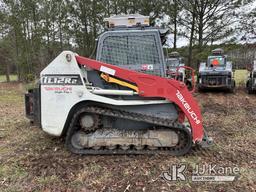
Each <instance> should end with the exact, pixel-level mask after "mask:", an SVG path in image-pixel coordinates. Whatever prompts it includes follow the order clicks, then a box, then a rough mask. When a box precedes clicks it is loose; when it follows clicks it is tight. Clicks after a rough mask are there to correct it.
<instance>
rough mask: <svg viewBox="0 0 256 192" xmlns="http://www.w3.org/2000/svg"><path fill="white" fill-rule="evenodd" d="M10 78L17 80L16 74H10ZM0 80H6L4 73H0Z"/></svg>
mask: <svg viewBox="0 0 256 192" xmlns="http://www.w3.org/2000/svg"><path fill="white" fill-rule="evenodd" d="M10 80H11V81H17V80H18V76H17V75H10ZM0 82H6V76H5V75H0Z"/></svg>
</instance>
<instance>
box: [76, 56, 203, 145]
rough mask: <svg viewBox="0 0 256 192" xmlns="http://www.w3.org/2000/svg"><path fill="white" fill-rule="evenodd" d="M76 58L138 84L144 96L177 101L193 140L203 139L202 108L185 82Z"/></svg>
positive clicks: (79, 57)
mask: <svg viewBox="0 0 256 192" xmlns="http://www.w3.org/2000/svg"><path fill="white" fill-rule="evenodd" d="M76 60H77V62H78V64H80V65H83V66H86V67H89V68H92V69H94V70H97V71H101V72H103V73H106V74H108V75H111V76H113V77H117V78H120V79H123V80H126V81H128V82H131V83H133V84H136V85H137V87H138V94H139V95H140V96H142V97H159V98H165V99H167V100H169V101H171V102H173V103H175V104H176V105H177V106H179V108H180V109H181V111H182V112H183V113H184V114H185V116H186V117H187V118H188V120H189V123H190V126H191V131H192V137H193V141H194V142H201V141H202V139H203V136H204V130H203V124H202V116H201V112H200V108H199V106H198V104H197V102H196V101H195V100H194V98H193V96H192V94H191V93H190V92H189V90H188V89H187V87H186V85H185V84H184V83H183V82H180V81H177V80H174V79H167V78H162V77H159V76H154V75H149V74H144V73H140V72H136V71H132V70H128V69H123V68H120V67H118V66H115V65H110V64H107V63H103V62H99V61H96V60H93V59H89V58H85V57H82V56H76Z"/></svg>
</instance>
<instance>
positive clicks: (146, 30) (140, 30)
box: [96, 14, 168, 77]
mask: <svg viewBox="0 0 256 192" xmlns="http://www.w3.org/2000/svg"><path fill="white" fill-rule="evenodd" d="M104 21H106V26H107V29H106V31H105V32H104V33H103V34H101V35H100V36H99V38H98V45H97V53H96V60H99V61H102V62H105V63H109V64H113V65H116V66H119V67H122V68H126V69H130V70H135V71H139V72H143V73H147V74H153V75H158V76H162V77H165V60H164V55H163V49H162V45H163V43H165V36H166V34H167V33H168V30H165V29H160V28H157V27H151V26H150V25H149V17H148V16H143V15H139V14H133V15H117V16H112V17H109V18H106V19H105V20H104Z"/></svg>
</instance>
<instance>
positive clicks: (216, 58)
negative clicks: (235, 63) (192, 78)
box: [197, 48, 235, 92]
mask: <svg viewBox="0 0 256 192" xmlns="http://www.w3.org/2000/svg"><path fill="white" fill-rule="evenodd" d="M197 86H198V90H199V91H202V90H207V89H208V90H221V89H222V90H228V91H230V92H233V91H234V89H235V80H234V74H233V71H232V62H231V61H228V60H227V56H226V55H224V54H223V49H220V48H218V49H214V50H212V55H210V56H208V59H207V63H201V64H200V67H199V73H198V76H197Z"/></svg>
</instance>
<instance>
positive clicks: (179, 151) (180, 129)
mask: <svg viewBox="0 0 256 192" xmlns="http://www.w3.org/2000/svg"><path fill="white" fill-rule="evenodd" d="M85 112H86V113H93V114H99V115H104V116H109V117H115V118H122V119H129V120H133V121H140V122H146V123H150V124H154V125H155V126H161V127H165V128H170V129H171V130H174V131H177V134H179V135H183V137H185V139H186V140H185V142H184V143H185V144H184V145H181V146H175V147H162V148H158V149H157V150H150V149H142V150H137V149H128V150H123V149H113V150H110V149H107V148H105V149H97V150H96V149H76V148H74V147H73V145H72V144H71V142H70V141H71V137H72V135H73V134H74V133H75V131H76V129H75V123H76V122H77V120H78V118H79V115H80V114H81V113H85ZM191 146H192V138H191V132H190V130H189V129H188V128H186V127H185V126H184V125H182V124H179V123H177V122H176V121H171V120H169V119H164V118H159V117H154V116H149V115H143V114H140V113H134V112H127V111H122V110H117V109H111V108H106V107H98V106H88V107H86V108H82V109H80V110H78V111H77V112H76V113H75V114H74V115H73V118H72V120H71V123H70V126H69V128H68V132H67V135H66V147H67V148H68V149H69V150H70V151H71V152H73V153H76V154H87V155H96V154H98V155H112V154H119V155H121V154H122V155H123V154H162V153H164V154H168V155H175V156H177V155H184V154H186V153H188V152H189V151H190V149H191Z"/></svg>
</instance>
